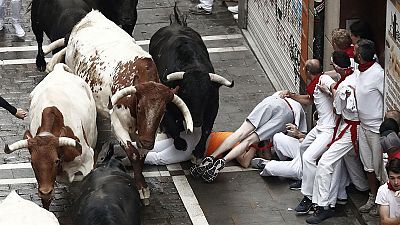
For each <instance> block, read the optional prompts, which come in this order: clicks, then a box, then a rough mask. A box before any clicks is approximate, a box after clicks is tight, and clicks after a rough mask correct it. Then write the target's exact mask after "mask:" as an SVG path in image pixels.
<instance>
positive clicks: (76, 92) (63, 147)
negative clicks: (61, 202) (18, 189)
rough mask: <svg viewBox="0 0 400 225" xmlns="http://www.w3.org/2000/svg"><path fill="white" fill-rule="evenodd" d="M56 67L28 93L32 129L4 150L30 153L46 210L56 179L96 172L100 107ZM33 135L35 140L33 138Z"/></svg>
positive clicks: (86, 89)
mask: <svg viewBox="0 0 400 225" xmlns="http://www.w3.org/2000/svg"><path fill="white" fill-rule="evenodd" d="M66 69H69V68H67V67H66V66H65V65H64V64H57V65H56V67H55V69H54V71H53V72H51V73H50V74H48V75H47V76H46V77H45V78H44V79H43V80H42V81H41V82H40V83H39V84H38V85H37V86H36V87H35V89H33V91H32V92H31V94H30V99H31V101H30V110H29V114H30V119H31V121H30V130H27V131H25V134H24V140H21V141H17V142H15V143H14V144H11V145H6V147H5V150H4V151H5V153H7V154H9V153H11V152H13V151H15V150H18V149H21V148H28V150H29V153H30V154H31V164H32V168H33V171H34V173H35V177H36V180H37V182H38V187H39V188H38V189H39V190H38V195H39V197H40V198H41V199H42V203H43V207H44V208H46V209H48V208H49V205H50V202H51V199H52V197H53V196H54V183H55V181H56V177H57V180H59V181H65V182H72V181H73V180H78V178H79V177H76V175H77V174H79V175H83V176H86V175H87V174H88V173H89V172H90V171H91V170H92V168H93V162H94V160H93V156H94V151H93V148H94V147H95V145H96V140H97V127H96V108H95V107H96V106H95V102H94V99H93V96H92V93H91V91H90V88H89V85H87V84H86V83H85V81H84V80H82V79H81V78H80V77H77V76H75V75H73V74H71V73H69V72H67V71H66ZM32 134H35V135H32Z"/></svg>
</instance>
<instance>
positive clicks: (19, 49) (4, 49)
mask: <svg viewBox="0 0 400 225" xmlns="http://www.w3.org/2000/svg"><path fill="white" fill-rule="evenodd" d="M242 37H243V36H242V35H241V34H229V35H211V36H203V37H202V39H203V41H216V40H230V39H239V38H242ZM136 43H137V44H138V45H141V46H142V45H148V44H149V43H150V40H140V41H136ZM37 49H38V46H37V45H32V46H19V47H1V48H0V52H27V51H37Z"/></svg>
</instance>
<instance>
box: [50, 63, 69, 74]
mask: <svg viewBox="0 0 400 225" xmlns="http://www.w3.org/2000/svg"><path fill="white" fill-rule="evenodd" d="M60 69H61V70H64V71H65V72H68V73H74V71H72V70H71V68H69V67H68V66H67V65H66V64H64V63H57V64H56V65H55V66H54V70H60Z"/></svg>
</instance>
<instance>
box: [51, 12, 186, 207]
mask: <svg viewBox="0 0 400 225" xmlns="http://www.w3.org/2000/svg"><path fill="white" fill-rule="evenodd" d="M93 37H96V38H93ZM62 52H63V51H60V52H59V53H60V54H59V53H57V54H58V55H55V56H54V57H53V58H52V60H51V61H50V62H49V63H48V67H49V70H51V67H52V65H53V64H54V62H57V61H60V58H62V57H63V56H62V54H61V53H62ZM64 52H65V61H66V63H67V64H68V66H69V67H70V68H73V70H74V72H75V73H76V74H77V75H79V76H80V77H82V78H83V79H84V80H85V81H86V82H87V83H88V84H89V85H90V88H91V89H92V92H93V95H94V98H95V101H96V107H97V110H98V112H100V113H102V114H103V115H105V116H110V120H111V125H112V128H113V131H114V134H115V136H116V137H117V139H118V140H119V141H120V143H121V144H122V145H123V147H124V149H125V151H126V153H127V156H128V158H129V159H130V161H131V163H132V165H133V167H134V175H135V182H136V185H137V188H138V190H139V193H140V194H141V198H142V199H147V200H148V197H149V195H150V193H149V189H148V187H147V184H146V183H145V181H144V177H143V175H142V167H143V163H144V157H145V154H146V153H147V151H148V150H151V149H152V148H153V146H154V141H155V135H156V131H157V129H158V126H159V124H160V121H161V118H162V117H163V115H164V112H165V108H166V104H167V103H169V102H172V103H174V104H175V105H177V107H178V108H179V109H180V110H181V111H182V113H183V115H184V118H185V121H186V123H187V124H188V126H187V128H188V130H189V131H192V129H193V124H192V123H193V122H192V118H191V115H190V113H189V110H188V108H187V107H186V105H185V104H184V103H183V101H182V100H181V99H180V98H179V97H178V96H176V95H174V92H173V91H174V90H171V89H169V88H168V87H167V86H165V85H163V84H161V83H159V77H158V73H157V68H156V66H155V64H154V62H153V60H152V58H151V56H150V54H148V53H147V52H145V51H144V50H143V49H142V48H141V47H140V46H138V45H137V44H136V43H135V40H134V39H132V37H130V36H129V35H128V34H127V33H126V32H124V31H123V30H122V29H121V28H119V27H118V26H116V25H115V24H114V23H112V22H111V21H110V20H108V19H107V18H106V17H104V16H103V15H102V14H101V13H99V12H98V11H92V12H90V13H89V14H87V15H86V16H85V17H84V18H83V19H82V20H81V21H80V22H79V23H78V24H77V25H76V26H75V27H74V29H73V30H72V32H71V36H70V38H69V41H68V45H67V48H66V49H65V50H64ZM110 109H111V110H110ZM136 133H137V135H136ZM131 138H136V139H137V143H138V148H139V151H138V150H136V149H135V148H133V146H132V145H131Z"/></svg>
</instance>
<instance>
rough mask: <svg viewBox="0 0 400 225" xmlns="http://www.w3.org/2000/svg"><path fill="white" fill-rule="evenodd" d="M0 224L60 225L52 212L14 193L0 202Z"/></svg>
mask: <svg viewBox="0 0 400 225" xmlns="http://www.w3.org/2000/svg"><path fill="white" fill-rule="evenodd" d="M0 224H4V225H6V224H9V225H11V224H12V225H27V224H29V225H44V224H45V225H60V223H59V222H58V220H57V218H56V216H54V214H53V213H52V212H49V211H47V210H44V209H43V208H42V207H39V206H38V205H36V204H35V203H34V202H31V201H29V200H25V199H23V198H21V197H20V196H19V195H18V194H17V193H15V191H11V193H10V194H8V195H7V197H6V198H5V199H4V200H3V201H0Z"/></svg>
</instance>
